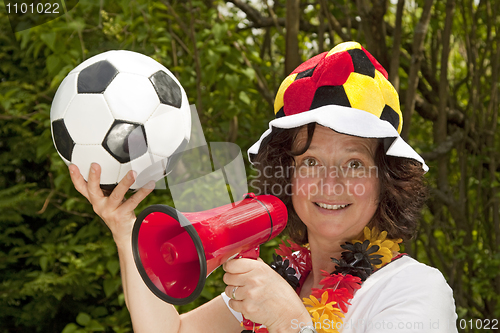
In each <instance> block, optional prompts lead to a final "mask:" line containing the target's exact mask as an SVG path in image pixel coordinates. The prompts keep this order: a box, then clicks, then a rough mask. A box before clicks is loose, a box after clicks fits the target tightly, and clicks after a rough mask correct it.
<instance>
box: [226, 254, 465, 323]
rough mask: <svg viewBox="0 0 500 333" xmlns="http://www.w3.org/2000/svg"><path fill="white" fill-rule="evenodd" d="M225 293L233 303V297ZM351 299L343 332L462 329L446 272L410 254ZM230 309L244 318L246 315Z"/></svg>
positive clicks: (380, 272) (371, 279)
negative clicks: (421, 261)
mask: <svg viewBox="0 0 500 333" xmlns="http://www.w3.org/2000/svg"><path fill="white" fill-rule="evenodd" d="M222 296H223V298H224V301H225V302H226V304H227V305H228V307H229V304H228V301H229V297H227V296H226V294H225V293H222ZM350 303H351V305H350V306H349V307H348V311H347V313H346V314H345V318H344V319H343V321H342V327H339V332H342V333H386V332H398V333H399V332H402V333H423V332H440V333H455V332H458V331H457V327H456V320H457V314H456V312H455V301H454V299H453V291H452V290H451V288H450V287H449V286H448V284H447V283H446V280H445V279H444V277H443V275H442V274H441V272H440V271H439V270H437V269H435V268H433V267H429V266H427V265H425V264H422V263H420V262H418V261H416V260H415V259H413V258H411V257H409V256H402V257H400V258H398V259H396V260H394V261H392V262H391V263H389V264H387V265H386V266H384V267H383V268H381V269H380V270H378V271H376V272H375V273H373V274H372V275H370V277H368V279H366V281H364V282H363V284H362V286H361V288H360V289H359V290H357V291H356V293H355V294H354V297H353V298H352V299H351V300H350ZM229 309H230V310H231V312H232V313H233V314H234V315H235V317H236V318H237V319H238V320H239V321H240V322H241V320H242V315H241V314H240V313H238V312H235V311H233V310H232V309H231V308H230V307H229ZM322 324H323V325H325V326H324V328H330V327H331V326H328V325H331V323H322ZM318 328H319V327H318Z"/></svg>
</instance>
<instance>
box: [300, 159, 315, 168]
mask: <svg viewBox="0 0 500 333" xmlns="http://www.w3.org/2000/svg"><path fill="white" fill-rule="evenodd" d="M302 164H304V165H305V166H310V167H312V166H316V165H318V161H316V159H314V158H311V157H308V158H305V159H304V160H303V161H302Z"/></svg>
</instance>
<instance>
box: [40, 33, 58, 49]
mask: <svg viewBox="0 0 500 333" xmlns="http://www.w3.org/2000/svg"><path fill="white" fill-rule="evenodd" d="M40 39H41V40H43V41H44V42H45V44H46V45H47V46H48V47H49V48H50V49H51V50H52V51H55V50H56V33H55V32H54V31H51V32H46V33H44V34H41V35H40Z"/></svg>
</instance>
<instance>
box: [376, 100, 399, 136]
mask: <svg viewBox="0 0 500 333" xmlns="http://www.w3.org/2000/svg"><path fill="white" fill-rule="evenodd" d="M380 119H382V120H386V121H388V122H389V123H391V125H392V126H393V127H394V128H395V129H396V130H397V129H398V127H399V115H398V114H397V113H396V111H394V109H393V108H391V107H390V106H389V105H387V104H386V105H385V107H384V109H383V110H382V114H381V115H380Z"/></svg>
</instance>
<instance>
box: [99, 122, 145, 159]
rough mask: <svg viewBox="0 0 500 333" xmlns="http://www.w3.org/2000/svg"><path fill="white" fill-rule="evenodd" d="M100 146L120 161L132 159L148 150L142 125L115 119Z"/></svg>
mask: <svg viewBox="0 0 500 333" xmlns="http://www.w3.org/2000/svg"><path fill="white" fill-rule="evenodd" d="M102 146H103V147H104V149H106V151H107V152H109V153H110V154H111V155H112V156H113V157H114V158H116V160H117V161H118V162H120V163H127V162H130V161H133V160H134V159H136V158H138V157H140V156H142V155H144V154H145V153H146V152H147V151H148V143H147V139H146V131H145V130H144V126H143V125H140V124H134V123H130V122H126V121H123V120H115V122H114V123H113V125H112V126H111V128H110V129H109V131H108V133H107V134H106V136H105V137H104V141H103V142H102Z"/></svg>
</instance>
